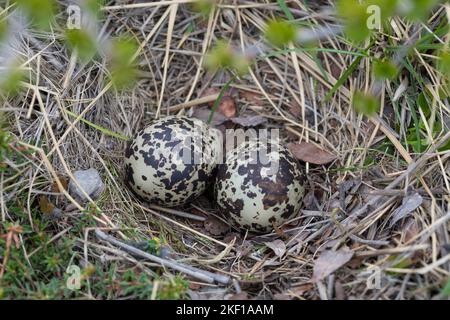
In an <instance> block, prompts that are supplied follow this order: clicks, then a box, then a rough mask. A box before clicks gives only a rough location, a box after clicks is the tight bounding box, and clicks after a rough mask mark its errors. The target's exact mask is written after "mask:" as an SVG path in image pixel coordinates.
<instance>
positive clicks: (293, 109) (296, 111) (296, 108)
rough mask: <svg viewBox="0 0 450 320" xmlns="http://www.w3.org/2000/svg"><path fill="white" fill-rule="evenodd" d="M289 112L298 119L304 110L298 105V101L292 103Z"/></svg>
mask: <svg viewBox="0 0 450 320" xmlns="http://www.w3.org/2000/svg"><path fill="white" fill-rule="evenodd" d="M289 112H290V113H292V115H293V116H295V117H297V118H298V117H300V115H301V114H302V109H301V108H300V106H299V105H298V103H297V102H296V101H294V102H292V104H291V106H290V107H289Z"/></svg>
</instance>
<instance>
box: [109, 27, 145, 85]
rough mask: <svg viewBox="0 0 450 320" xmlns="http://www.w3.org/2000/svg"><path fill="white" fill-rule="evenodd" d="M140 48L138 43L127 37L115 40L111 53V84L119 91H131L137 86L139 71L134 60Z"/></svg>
mask: <svg viewBox="0 0 450 320" xmlns="http://www.w3.org/2000/svg"><path fill="white" fill-rule="evenodd" d="M138 48H139V46H138V44H137V42H136V41H135V40H134V39H131V38H129V37H126V36H122V37H120V38H117V39H114V40H113V42H112V48H111V52H109V54H110V61H109V69H110V72H111V82H112V83H113V85H114V87H116V88H117V89H129V88H130V87H132V86H133V85H134V84H135V82H136V80H137V75H138V69H137V66H136V64H135V63H134V61H132V58H133V56H134V55H135V54H136V52H137V50H138Z"/></svg>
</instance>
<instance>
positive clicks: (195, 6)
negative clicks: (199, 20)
mask: <svg viewBox="0 0 450 320" xmlns="http://www.w3.org/2000/svg"><path fill="white" fill-rule="evenodd" d="M216 2H217V1H216V0H197V1H194V2H193V3H191V7H192V10H194V11H195V12H198V13H199V14H200V15H201V16H202V17H203V18H207V17H208V16H209V15H210V13H211V11H212V10H213V9H214V6H215V5H216Z"/></svg>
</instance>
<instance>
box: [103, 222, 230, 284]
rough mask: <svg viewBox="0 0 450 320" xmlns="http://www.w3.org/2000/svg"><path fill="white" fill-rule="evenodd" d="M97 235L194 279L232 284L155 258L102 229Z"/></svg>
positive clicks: (222, 277) (206, 273)
mask: <svg viewBox="0 0 450 320" xmlns="http://www.w3.org/2000/svg"><path fill="white" fill-rule="evenodd" d="M95 234H96V236H97V237H98V238H99V239H100V240H103V241H106V242H109V243H112V244H114V245H116V246H118V247H120V248H121V249H123V250H125V251H127V252H129V253H132V254H133V255H136V256H139V257H141V258H145V259H147V260H150V261H152V262H156V263H158V264H161V265H162V266H164V267H167V268H171V269H174V270H177V271H179V272H182V273H185V274H187V275H189V276H191V277H193V278H196V279H198V280H201V281H205V282H207V283H215V282H218V283H221V284H228V283H229V282H230V278H229V277H227V276H224V275H219V274H214V273H211V272H208V271H204V270H200V269H197V268H195V267H192V266H186V265H183V264H180V263H178V262H175V261H170V260H166V259H163V258H160V257H157V256H154V255H152V254H149V253H147V252H144V251H142V250H139V249H137V248H135V247H133V246H130V245H128V244H126V243H123V242H121V241H119V240H117V239H116V238H114V237H112V236H110V235H107V234H106V233H104V232H103V231H101V230H100V229H95Z"/></svg>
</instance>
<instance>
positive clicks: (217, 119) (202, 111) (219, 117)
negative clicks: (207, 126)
mask: <svg viewBox="0 0 450 320" xmlns="http://www.w3.org/2000/svg"><path fill="white" fill-rule="evenodd" d="M210 114H211V109H209V108H206V107H199V108H195V109H194V112H193V113H192V117H193V118H197V119H200V120H202V121H203V122H205V123H206V122H208V119H209V115H210ZM226 121H228V118H227V117H225V116H224V115H223V114H221V113H220V112H214V115H213V119H212V122H211V125H212V126H213V127H215V126H218V125H221V124H222V123H224V122H226Z"/></svg>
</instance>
